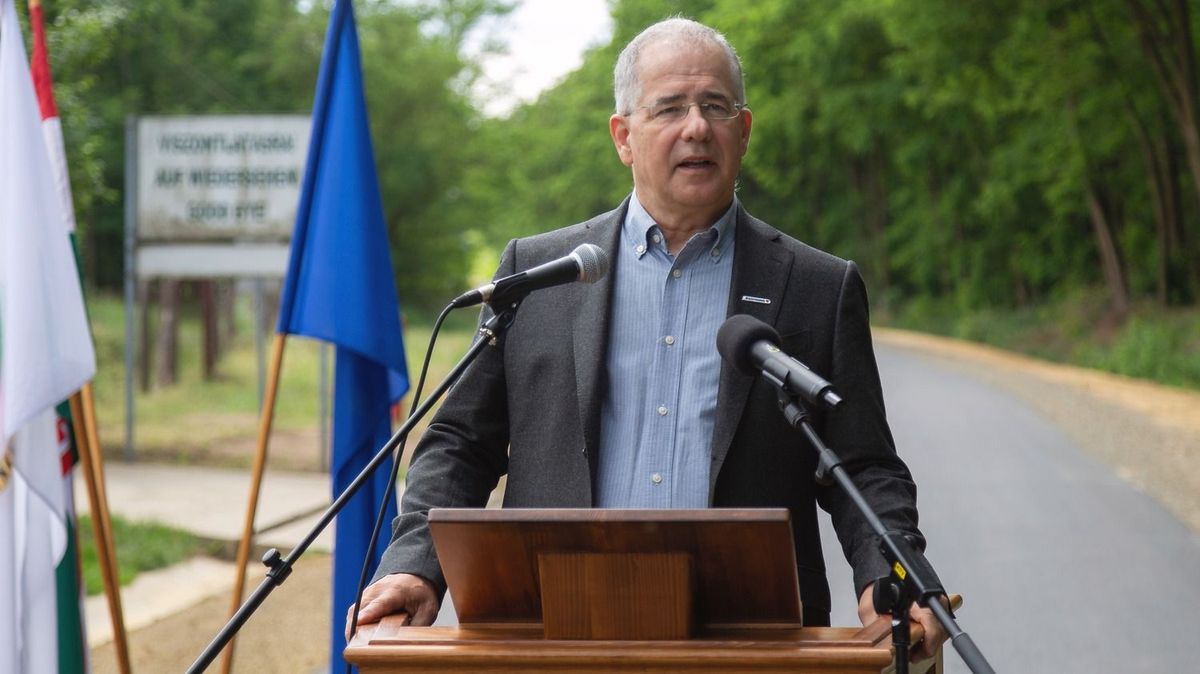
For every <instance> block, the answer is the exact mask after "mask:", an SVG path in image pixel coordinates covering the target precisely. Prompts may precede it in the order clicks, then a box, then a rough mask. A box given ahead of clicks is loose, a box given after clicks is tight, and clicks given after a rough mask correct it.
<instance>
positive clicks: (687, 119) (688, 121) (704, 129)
mask: <svg viewBox="0 0 1200 674" xmlns="http://www.w3.org/2000/svg"><path fill="white" fill-rule="evenodd" d="M682 135H683V139H684V140H708V138H709V136H711V135H712V122H710V121H708V119H707V118H705V116H704V115H703V114H701V113H700V106H699V105H692V106H689V107H688V111H687V115H685V116H684V118H683V130H682Z"/></svg>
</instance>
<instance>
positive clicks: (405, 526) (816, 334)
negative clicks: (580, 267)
mask: <svg viewBox="0 0 1200 674" xmlns="http://www.w3.org/2000/svg"><path fill="white" fill-rule="evenodd" d="M627 205H628V200H626V202H625V203H624V204H622V205H621V207H619V208H618V209H616V210H614V211H611V212H609V213H605V214H603V215H600V216H597V217H595V218H592V219H591V220H588V221H587V222H584V223H581V224H578V225H573V226H571V227H567V228H565V229H560V230H557V231H554V232H549V233H546V234H540V235H537V236H533V237H529V238H526V239H518V240H514V241H512V242H511V243H509V245H508V247H507V248H506V249H505V251H504V255H503V257H502V258H501V262H500V268H499V270H498V271H497V275H498V276H503V275H508V274H512V273H515V272H517V271H520V270H522V269H527V268H529V267H532V266H534V265H537V264H541V263H543V262H548V261H550V260H553V259H555V258H558V257H561V256H562V255H565V254H566V253H568V252H570V251H571V250H573V249H574V248H575V247H576V246H578V245H580V244H582V243H592V244H595V245H598V246H600V247H601V248H603V249H604V250H605V251H606V252H607V253H608V254H609V258H610V259H612V260H616V258H617V256H616V255H615V246H616V243H617V235H618V232H619V231H620V226H621V222H622V220H623V218H624V217H625V210H626V207H627ZM736 237H737V239H736V248H735V251H734V264H733V283H732V287H731V290H730V295H729V309H728V313H729V314H731V315H732V314H736V313H745V314H750V315H752V316H755V317H757V318H759V319H761V320H763V321H765V322H766V323H768V324H771V325H774V326H775V328H776V329H777V330H778V331H779V333H780V335H781V336H782V338H783V345H782V346H783V348H784V350H785V351H786V352H788V353H789V354H791V355H793V356H795V357H796V358H798V359H800V360H801V361H802V362H804V363H806V364H807V365H808V366H809V367H811V368H812V369H813V370H814V371H815V372H817V373H818V374H821V375H823V376H825V377H826V378H827V379H829V380H830V381H831V382H833V383H834V384H835V386H836V387H837V389H838V392H839V393H841V395H842V396H843V397H844V398H845V403H844V404H843V405H842V406H841V408H839V410H838V412H837V413H836V414H832V415H829V416H828V417H826V416H825V415H822V414H816V415H814V422H815V426H816V429H817V432H818V433H820V434H821V435H822V437H823V438H824V439H825V441H826V443H827V444H828V445H829V446H830V447H832V448H833V449H834V450H835V451H836V452H837V453H838V455H839V456H840V457H841V458H842V459H843V461H844V464H845V466H846V468H847V469H848V471H849V472H850V473H851V474H852V475H853V477H854V481H855V483H856V484H857V485H858V486H859V489H861V490H862V491H863V493H864V495H865V496H866V498H867V500H868V501H869V502H870V503H871V504H872V505H873V506H874V507H875V509H876V511H877V512H878V513H879V515H880V517H881V518H882V519H883V522H884V524H885V525H886V526H889V527H891V528H896V529H899V530H902V531H908V532H912V533H914V534H917V535H918V536H919V533H918V531H917V511H916V486H915V485H914V484H913V481H912V478H911V476H910V474H909V472H908V469H907V468H906V467H905V465H904V463H903V462H902V461H901V460H900V459H899V458H898V457H897V456H896V451H895V448H894V444H893V441H892V436H891V432H890V431H889V429H888V425H887V420H886V418H885V416H884V407H883V394H882V391H881V389H880V384H879V374H878V371H877V369H876V365H875V355H874V352H873V349H872V346H871V335H870V328H869V325H868V319H867V296H866V290H865V288H864V285H863V282H862V278H861V277H860V276H859V273H858V270H857V268H856V267H855V266H854V263H852V262H847V261H845V260H841V259H839V258H837V257H834V256H832V255H829V254H827V253H824V252H821V251H819V250H816V249H814V248H811V247H809V246H807V245H805V244H803V243H800V242H799V241H796V240H795V239H793V238H791V237H788V236H786V235H784V234H782V233H781V232H779V231H778V230H776V229H774V228H772V227H771V226H770V225H767V224H766V223H764V222H762V221H760V220H758V219H756V218H754V217H753V216H751V215H749V214H748V213H747V212H746V211H745V210H743V209H741V207H740V206H739V208H738V212H737V227H736ZM614 277H615V274H613V273H610V274H609V275H608V277H607V278H606V279H604V280H602V281H600V282H598V283H595V284H592V285H585V284H581V283H572V284H568V285H563V286H558V287H556V288H550V289H547V290H539V291H537V292H535V293H533V294H531V295H529V297H528V299H526V300H525V302H524V304H523V305H522V306H521V308H520V310H519V311H518V313H517V318H516V321H515V322H514V323H513V325H512V327H511V329H510V331H509V333H508V335H507V338H506V339H505V340H504V341H503V342H502V343H501V344H500V345H498V346H497V347H496V348H489V349H487V350H485V351H484V352H483V353H482V354H481V356H480V357H479V359H478V360H477V361H476V363H475V364H474V365H473V366H472V368H471V369H470V370H469V371H468V373H467V374H466V376H465V377H464V378H463V380H462V381H461V382H460V383H459V384H458V385H456V386H455V387H454V388H453V389H451V391H450V393H449V394H448V395H447V397H446V401H445V403H444V404H443V406H442V408H441V410H440V411H439V412H438V413H437V415H435V417H434V419H433V421H432V422H431V423H430V425H429V429H428V431H426V433H425V435H424V437H423V438H422V439H421V442H420V443H419V445H418V446H417V448H416V450H415V451H414V453H413V459H412V463H411V466H410V468H409V471H408V476H407V489H406V491H405V492H404V497H403V499H402V504H401V513H402V514H401V515H400V516H399V517H398V518H396V520H395V522H394V523H393V530H392V543H391V545H390V546H389V547H388V549H387V551H386V552H385V554H384V558H383V561H382V563H381V565H380V569H379V571H378V572H377V574H376V578H379V577H382V576H383V575H386V574H389V573H397V572H407V573H415V574H417V575H420V576H423V577H424V578H427V579H429V580H430V581H432V582H433V583H434V585H436V586H437V587H438V588H439V590H440V591H443V592H444V591H445V580H444V578H443V576H442V572H441V569H440V567H439V565H438V561H437V556H436V554H435V552H434V549H433V545H432V542H431V539H430V536H429V528H428V523H427V514H428V511H429V509H430V508H433V507H449V506H457V507H482V506H483V505H484V504H485V503H486V502H487V499H488V495H489V494H490V493H491V491H492V490H493V489H494V488H495V486H496V484H497V481H498V480H499V479H500V477H501V476H502V475H504V474H506V473H507V475H508V484H507V487H506V490H505V494H504V505H505V506H506V507H524V508H534V507H537V508H546V507H578V508H588V507H591V506H592V502H593V496H592V494H593V492H592V488H593V484H594V482H595V476H596V452H597V451H598V447H599V433H600V406H601V400H602V395H603V391H604V387H605V385H606V378H605V370H604V363H605V356H606V348H607V336H608V317H609V302H610V297H611V295H612V279H613V278H614ZM747 295H748V296H751V297H756V298H764V299H767V300H770V303H769V304H765V303H761V302H748V301H745V300H743V299H742V298H743V296H747ZM713 348H716V346H715V345H714V347H713ZM717 396H718V404H717V420H716V426H715V428H714V430H713V443H712V466H711V471H710V474H711V482H710V485H709V493H710V496H711V503H712V506H713V507H786V508H789V509H790V510H791V517H792V526H793V529H794V535H795V542H796V559H797V565H798V571H799V579H800V591H801V598H802V601H803V604H804V619H805V623H806V624H809V625H822V624H828V622H829V606H830V599H829V584H828V582H827V581H826V579H825V565H824V562H823V557H822V553H821V541H820V537H819V532H818V527H817V516H816V505H817V503H818V502H819V503H820V505H821V506H822V507H823V508H824V509H825V510H827V511H828V512H829V513H830V514H831V516H832V518H833V523H834V526H835V528H836V530H837V532H838V538H839V540H840V541H841V544H842V549H843V551H844V553H845V555H846V558H847V559H848V560H849V561H850V563H851V565H852V566H853V568H854V583H855V590H856V592H861V590H862V589H863V588H864V587H865V586H866V584H867V583H869V582H871V581H872V580H874V579H875V578H877V577H879V576H883V575H886V574H887V566H886V564H885V563H884V561H883V558H882V557H881V556H880V554H879V553H878V551H877V543H876V539H875V537H874V535H873V534H872V532H871V530H870V528H869V527H868V525H867V523H866V521H865V520H863V518H862V517H861V516H860V515H859V513H858V511H857V510H856V509H855V507H854V505H853V503H851V502H850V501H849V499H847V498H846V497H845V496H844V494H843V493H842V492H841V491H840V490H839V489H838V488H837V487H821V486H819V485H817V484H816V483H815V482H814V480H813V473H814V471H815V469H816V454H815V451H814V450H813V449H812V448H811V447H810V446H808V444H807V443H806V442H805V441H804V439H803V438H802V437H801V436H800V434H799V433H798V432H797V431H796V430H794V429H792V428H791V427H789V426H788V425H787V424H786V423H785V422H784V421H783V418H782V415H781V414H780V412H779V410H778V408H777V405H776V396H775V391H774V389H773V388H772V387H771V385H770V384H768V383H766V382H764V381H762V380H761V378H756V377H750V376H746V375H742V374H738V373H737V372H735V371H734V370H733V369H732V368H731V367H729V366H728V365H723V366H722V368H721V383H720V388H719V391H718V393H717ZM847 589H849V588H847ZM856 597H857V594H856Z"/></svg>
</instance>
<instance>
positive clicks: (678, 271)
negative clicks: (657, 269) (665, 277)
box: [671, 269, 683, 278]
mask: <svg viewBox="0 0 1200 674" xmlns="http://www.w3.org/2000/svg"><path fill="white" fill-rule="evenodd" d="M671 276H674V277H675V278H679V277H680V276H683V270H681V269H675V270H673V271H672V272H671Z"/></svg>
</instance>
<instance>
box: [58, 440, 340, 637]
mask: <svg viewBox="0 0 1200 674" xmlns="http://www.w3.org/2000/svg"><path fill="white" fill-rule="evenodd" d="M104 470H105V483H106V488H107V491H108V500H109V511H110V512H111V513H112V514H114V515H119V516H121V517H123V518H125V519H127V520H130V521H156V522H161V523H163V524H167V525H169V526H172V527H175V528H177V529H183V530H185V531H189V532H191V533H193V534H196V535H198V536H202V537H204V538H208V539H212V540H216V541H223V542H225V543H226V545H227V547H229V550H230V554H231V555H232V554H235V552H236V550H237V544H238V541H240V540H241V536H242V526H243V521H244V519H245V514H246V505H247V500H248V498H249V494H250V471H247V470H231V469H224V468H207V467H203V466H168V465H160V464H149V463H133V464H127V463H122V462H117V461H112V462H106V463H105V468H104ZM75 502H76V504H77V505H78V511H79V512H80V513H81V514H82V513H86V512H88V510H89V507H88V506H89V503H88V498H87V492H86V491H85V486H84V484H83V482H82V480H76V481H75ZM328 505H329V477H328V475H325V474H320V473H290V472H284V471H272V470H268V471H266V473H265V474H264V476H263V484H262V489H261V493H260V495H259V504H258V512H257V516H256V518H255V529H256V531H258V532H260V533H258V534H257V536H256V538H255V544H256V545H258V546H260V547H261V546H265V547H271V546H273V547H277V548H279V549H280V550H281V551H282V552H284V553H285V554H286V553H287V552H288V551H290V550H291V549H292V548H293V547H294V546H295V545H296V544H297V543H299V542H300V540H301V539H302V538H303V537H304V535H305V534H306V533H308V531H310V530H311V529H312V527H313V525H315V524H316V521H317V520H318V519H319V518H320V514H321V513H323V512H324V510H325V508H326V507H327V506H328ZM331 541H332V530H331V529H326V530H325V532H323V533H322V534H321V535H320V536H318V537H317V539H316V541H314V543H313V545H312V547H311V548H310V550H312V551H313V552H319V551H323V552H328V551H329V550H330V548H331ZM117 563H118V565H119V564H120V558H119V557H118V559H117ZM235 570H236V566H235V565H234V564H233V563H232V562H223V561H220V560H217V559H212V558H207V557H202V558H195V559H193V560H190V561H187V562H185V563H183V564H178V565H175V566H171V567H168V568H165V569H160V570H158V571H152V572H149V573H143V574H139V575H138V577H137V578H136V579H135V580H134V581H133V583H132V584H131V585H129V586H127V587H125V588H122V590H121V596H122V608H123V610H124V614H125V626H126V629H127V630H129V631H130V632H132V631H134V630H138V629H141V628H143V627H146V626H148V625H151V624H153V623H155V622H157V621H159V620H161V619H163V618H165V617H167V616H170V615H173V614H175V613H178V612H180V611H184V610H187V609H188V608H189V607H191V606H193V605H195V604H197V603H199V602H201V601H204V600H205V599H208V598H210V597H214V596H225V597H229V596H230V595H231V593H232V588H233V581H234V578H235V576H236V574H235ZM262 576H263V570H262V567H261V566H259V565H258V564H257V563H255V558H254V556H253V555H252V556H251V568H250V571H249V572H248V573H247V577H248V578H250V579H253V580H254V581H255V584H257V582H260V581H261V580H262ZM85 611H86V614H87V615H86V618H87V625H88V643H89V645H91V646H97V645H100V644H104V643H108V642H109V641H111V640H112V621H111V620H110V618H109V613H108V603H107V600H106V599H105V597H104V595H102V594H101V595H95V596H92V597H88V599H87V601H86V606H85Z"/></svg>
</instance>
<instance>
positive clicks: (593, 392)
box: [574, 199, 629, 482]
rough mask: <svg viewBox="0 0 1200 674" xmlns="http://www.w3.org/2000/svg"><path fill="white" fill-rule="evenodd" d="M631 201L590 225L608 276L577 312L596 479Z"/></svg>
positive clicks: (583, 402) (581, 394)
mask: <svg viewBox="0 0 1200 674" xmlns="http://www.w3.org/2000/svg"><path fill="white" fill-rule="evenodd" d="M628 204H629V200H628V199H626V200H625V202H624V203H622V204H621V206H620V208H617V209H616V210H615V211H612V212H611V213H609V214H607V215H605V216H603V217H601V218H598V219H597V220H596V221H594V222H592V223H590V224H588V225H587V227H588V234H587V240H588V241H589V242H590V243H594V244H596V245H597V246H600V247H601V248H602V249H604V252H605V253H607V254H608V259H609V270H608V276H607V278H605V279H604V280H603V282H601V283H594V284H592V285H590V286H587V288H586V289H585V290H584V293H583V299H582V301H581V302H580V305H579V308H578V311H577V313H576V314H575V329H574V334H575V344H574V356H575V386H576V399H577V400H578V402H579V419H580V421H581V422H582V423H583V441H584V447H583V451H584V453H585V454H586V455H587V460H588V466H589V468H590V470H591V476H592V480H593V482H594V481H595V478H596V455H597V452H598V451H599V447H600V406H601V404H602V403H603V400H602V388H601V387H602V386H603V383H604V382H603V377H602V372H603V366H604V358H605V355H606V354H607V353H608V319H609V310H608V308H609V304H610V302H611V299H612V290H613V281H614V279H616V276H617V269H616V260H617V252H616V247H617V238H618V236H619V234H620V231H621V222H622V221H623V220H624V219H625V211H626V208H627V207H628Z"/></svg>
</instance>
